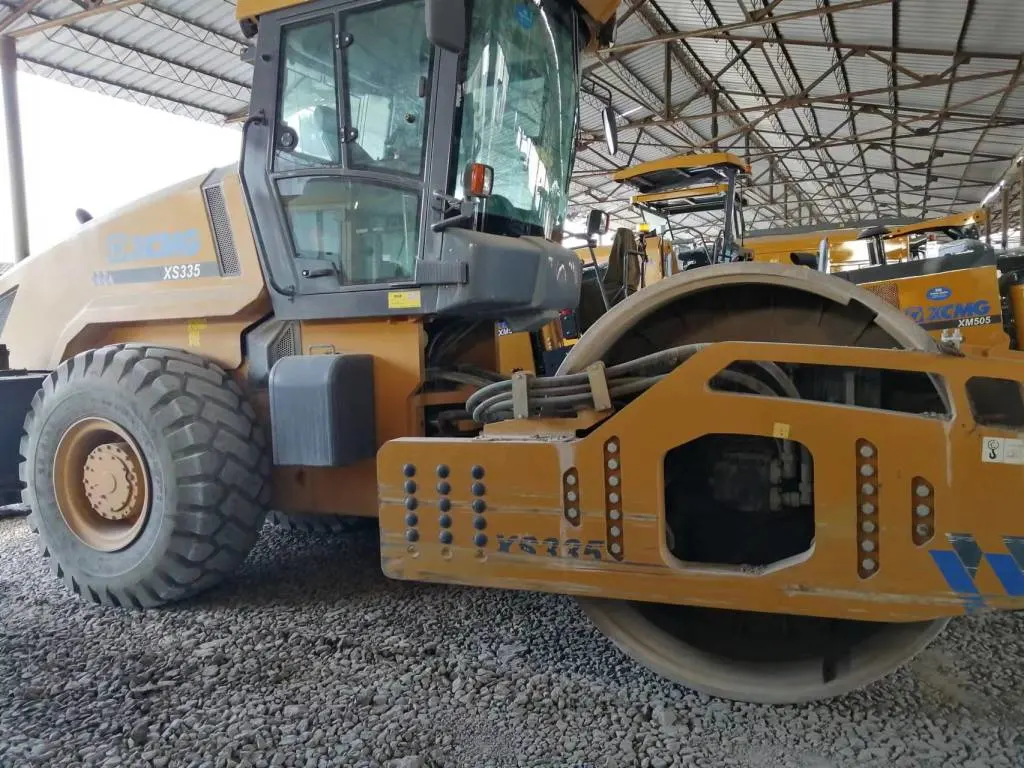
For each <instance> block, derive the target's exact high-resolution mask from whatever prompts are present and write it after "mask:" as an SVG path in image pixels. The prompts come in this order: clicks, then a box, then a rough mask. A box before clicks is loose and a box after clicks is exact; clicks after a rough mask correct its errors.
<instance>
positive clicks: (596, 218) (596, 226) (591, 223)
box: [587, 208, 612, 237]
mask: <svg viewBox="0 0 1024 768" xmlns="http://www.w3.org/2000/svg"><path fill="white" fill-rule="evenodd" d="M611 218H612V217H611V216H609V215H608V214H607V213H605V212H604V211H599V210H597V209H596V208H595V209H594V210H592V211H591V212H590V213H589V214H587V237H595V236H597V235H603V234H605V233H607V232H608V226H609V224H611Z"/></svg>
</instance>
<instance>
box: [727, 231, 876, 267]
mask: <svg viewBox="0 0 1024 768" xmlns="http://www.w3.org/2000/svg"><path fill="white" fill-rule="evenodd" d="M822 239H827V240H828V244H829V253H830V255H831V259H832V264H833V267H840V268H842V267H841V265H846V264H850V263H857V262H863V263H866V261H864V259H866V256H863V255H861V254H860V253H859V251H858V247H857V246H856V245H855V243H856V239H857V230H855V229H839V230H830V231H822V232H802V233H799V234H786V233H785V232H783V233H781V234H778V235H760V236H758V237H748V238H745V239H744V241H743V246H744V247H745V248H747V249H748V250H749V251H750V254H751V259H752V260H753V261H760V262H764V263H767V264H796V263H798V261H797V257H798V255H800V254H803V255H805V256H809V257H813V256H816V255H817V253H818V248H819V246H820V245H821V241H822ZM860 250H863V248H861V249H860Z"/></svg>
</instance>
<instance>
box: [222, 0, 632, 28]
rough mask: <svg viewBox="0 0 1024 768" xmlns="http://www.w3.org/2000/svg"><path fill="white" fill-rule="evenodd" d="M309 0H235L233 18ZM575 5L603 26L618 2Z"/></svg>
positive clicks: (582, 1) (579, 2)
mask: <svg viewBox="0 0 1024 768" xmlns="http://www.w3.org/2000/svg"><path fill="white" fill-rule="evenodd" d="M307 2H311V0H237V3H236V5H235V16H236V17H237V18H239V19H253V18H256V17H257V16H261V15H263V14H264V13H270V12H271V11H279V10H281V9H282V8H291V7H293V6H296V5H302V4H303V3H307ZM576 2H577V5H579V7H580V8H582V9H583V11H585V12H586V13H587V14H589V15H590V16H591V18H593V19H594V21H596V22H597V23H598V24H603V23H605V22H606V21H608V20H609V19H611V18H612V17H613V16H614V15H615V11H616V10H618V7H619V2H618V0H576Z"/></svg>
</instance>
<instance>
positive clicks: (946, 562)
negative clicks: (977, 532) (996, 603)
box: [929, 533, 1024, 613]
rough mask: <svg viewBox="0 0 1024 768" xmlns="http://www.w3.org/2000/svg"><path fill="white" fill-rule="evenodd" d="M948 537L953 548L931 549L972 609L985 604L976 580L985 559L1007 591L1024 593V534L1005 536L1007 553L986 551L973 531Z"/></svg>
mask: <svg viewBox="0 0 1024 768" xmlns="http://www.w3.org/2000/svg"><path fill="white" fill-rule="evenodd" d="M946 538H947V539H948V540H949V543H950V546H951V547H952V548H953V549H952V551H950V550H948V549H933V550H930V552H929V553H930V554H931V556H932V560H933V561H934V562H935V565H936V566H938V569H939V571H940V572H941V573H942V576H943V578H944V579H945V580H946V584H948V585H949V588H950V589H951V590H953V591H954V592H956V593H957V594H958V595H960V596H962V597H963V599H964V605H965V607H966V608H967V611H968V612H969V613H970V612H973V611H975V610H978V609H979V608H982V607H983V606H984V604H985V600H984V598H983V597H982V596H981V594H980V593H979V592H978V586H977V584H975V582H974V579H975V577H976V576H977V575H978V568H979V567H980V566H981V563H982V562H987V563H988V564H989V567H990V568H991V569H992V571H993V572H994V573H995V575H996V578H998V579H999V583H1000V584H1002V586H1003V589H1004V590H1005V591H1006V594H1007V595H1009V596H1010V597H1022V596H1024V536H1004V537H1003V543H1004V544H1005V545H1006V552H1005V553H1004V552H984V551H982V549H981V547H980V546H979V545H978V542H977V540H976V539H975V538H974V536H973V535H971V534H969V533H949V534H946ZM1007 553H1008V554H1007Z"/></svg>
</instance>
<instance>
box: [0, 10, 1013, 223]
mask: <svg viewBox="0 0 1024 768" xmlns="http://www.w3.org/2000/svg"><path fill="white" fill-rule="evenodd" d="M24 1H25V0H0V30H2V28H3V27H5V26H7V24H8V23H9V22H10V21H11V19H13V18H14V17H15V15H16V11H17V9H19V8H21V7H23V4H24ZM107 1H108V2H110V1H111V0H107ZM30 4H31V6H32V7H31V10H30V12H28V13H26V14H24V15H23V16H20V17H19V18H17V20H16V21H14V22H13V23H11V24H10V29H8V30H7V31H8V32H11V31H13V32H15V33H16V34H19V33H20V34H24V31H25V30H26V29H27V28H29V27H31V26H32V25H36V24H39V23H42V22H47V21H49V20H53V19H57V18H60V17H64V16H67V15H70V14H81V12H82V11H83V9H84V8H85V7H86V6H88V5H94V3H93V4H87V3H83V2H78V1H77V0H76V1H73V0H42V1H41V2H31V3H30ZM633 5H634V0H625V2H624V3H623V5H622V7H621V8H620V17H625V16H627V14H628V18H626V19H625V21H624V22H622V23H621V24H620V26H619V28H618V29H617V32H616V35H615V41H616V42H615V44H616V45H619V46H621V45H623V44H626V43H634V42H637V41H642V40H647V39H649V38H651V37H652V36H655V35H658V34H666V33H668V34H671V33H680V32H681V31H685V32H690V33H694V32H697V33H698V34H697V36H694V35H693V34H691V35H689V36H686V35H680V37H679V39H678V40H676V41H674V42H672V43H671V44H670V54H671V67H672V78H671V80H672V92H671V94H665V93H664V83H665V76H664V75H665V72H664V67H665V46H664V44H656V45H650V46H648V47H642V48H635V49H632V50H629V51H627V52H625V53H622V54H621V56H620V59H621V61H618V62H611V61H609V60H608V59H607V58H606V57H599V56H595V55H594V54H587V55H586V56H585V60H584V66H585V67H587V74H586V75H585V76H584V77H585V80H593V81H595V82H594V84H593V86H594V87H593V88H592V89H590V91H591V92H590V93H588V94H586V95H585V96H584V97H583V99H582V107H581V115H580V116H581V125H582V126H583V128H584V129H585V131H586V133H587V134H588V135H592V136H599V135H600V127H601V113H600V110H601V107H602V106H603V100H604V99H605V98H607V97H606V96H603V95H595V94H608V93H610V94H611V96H610V100H611V105H612V107H613V108H614V109H615V111H616V113H617V115H618V122H619V125H620V130H621V136H620V149H619V152H618V154H617V155H616V156H615V157H614V158H608V157H606V156H605V152H606V150H605V149H604V147H603V143H602V142H599V143H598V144H596V145H595V148H594V149H591V148H590V147H589V146H583V147H582V148H581V149H580V151H579V153H578V162H577V169H576V174H575V178H574V181H573V184H572V186H571V189H572V204H573V207H574V209H575V210H583V209H585V208H588V207H593V206H595V205H598V204H600V205H602V206H603V207H606V208H608V209H609V210H610V211H612V212H614V213H615V215H616V217H618V218H620V219H621V220H629V219H630V218H631V217H632V216H633V214H632V212H631V211H630V210H629V196H630V189H629V188H628V187H626V186H624V185H618V184H614V183H612V182H610V180H609V179H608V174H609V173H610V171H611V170H613V168H615V167H619V166H624V165H626V164H627V163H628V162H630V160H632V162H642V161H647V160H653V159H656V158H658V157H663V156H666V155H670V154H676V153H679V152H685V151H692V150H701V151H707V150H709V149H711V148H713V147H719V148H728V149H730V151H733V152H736V153H738V154H743V155H746V156H748V157H749V159H750V161H751V165H752V170H753V174H752V179H753V180H754V181H752V182H751V184H750V188H749V189H748V194H747V197H748V200H749V209H750V217H748V218H750V221H748V225H749V226H751V227H752V228H755V229H762V228H767V227H770V226H781V225H784V224H787V223H797V222H801V223H805V224H806V223H821V224H839V223H845V222H846V221H848V220H850V219H854V218H864V217H871V218H877V217H885V216H893V217H897V216H907V215H910V216H920V215H922V214H928V215H934V214H938V213H941V212H944V211H946V210H956V209H960V208H963V207H971V206H975V205H977V204H978V203H979V202H980V201H981V200H982V199H983V198H984V196H985V195H986V194H987V192H988V191H989V189H990V188H991V185H993V184H995V183H996V182H997V181H998V180H999V179H1000V178H1001V177H1002V176H1003V174H1004V173H1005V171H1006V170H1007V167H1008V165H1009V163H1010V162H1011V161H1012V159H1013V158H1014V157H1015V155H1016V154H1017V153H1018V152H1019V150H1020V149H1021V145H1022V144H1024V72H1022V70H1024V61H1022V56H1021V50H1022V44H1021V40H1024V2H1021V0H976V1H975V2H974V3H970V4H968V3H965V2H963V1H962V0H782V1H781V2H779V3H776V4H773V5H772V7H771V9H770V10H768V11H765V8H766V7H767V6H769V5H771V4H770V3H769V2H768V0H643V1H642V3H641V5H640V6H639V7H638V8H637V9H636V10H633V9H632V6H633ZM757 13H761V14H762V15H761V16H760V17H758V18H754V17H753V14H757ZM894 22H895V25H894ZM723 25H725V26H727V27H728V29H722V27H723ZM244 44H245V41H244V39H243V38H242V36H241V34H240V31H239V29H238V25H237V24H236V22H235V19H234V3H233V2H231V1H230V0H146V1H145V2H139V3H137V4H133V5H130V6H127V7H125V8H122V9H121V10H116V11H110V12H106V13H99V14H96V15H94V16H90V17H85V18H77V19H76V20H75V21H74V22H73V23H71V24H68V25H66V26H59V27H53V28H50V29H47V30H46V31H44V32H39V33H36V34H31V35H26V36H24V37H22V38H21V39H20V42H19V55H20V57H21V66H22V67H23V68H24V69H26V70H28V71H31V72H35V73H37V74H42V75H45V76H47V77H52V78H56V79H61V80H64V81H66V82H69V83H71V84H73V85H77V86H81V87H85V88H89V89H92V90H96V91H100V92H103V93H107V94H110V95H114V96H118V97H121V98H126V99H131V100H134V101H136V102H139V103H142V104H145V105H149V106H152V107H155V108H158V109H164V110H167V111H171V112H175V113H177V114H182V115H186V116H189V117H192V118H194V119H196V120H202V121H206V122H211V123H224V122H225V121H228V120H231V119H232V118H238V117H239V116H240V115H244V113H245V109H246V106H247V103H248V98H249V85H250V79H251V69H250V67H249V66H248V65H247V64H245V63H243V62H242V61H241V59H240V53H241V51H242V48H243V46H244ZM741 54H742V55H741ZM958 54H959V56H958ZM666 99H667V100H668V101H669V102H670V107H671V110H672V112H673V115H674V117H673V120H672V121H670V122H669V123H665V122H664V113H665V102H666ZM652 121H654V122H652ZM638 123H640V124H641V125H642V126H643V130H642V131H641V130H639V128H638V126H637V124H638ZM894 163H895V165H896V168H897V170H898V177H897V176H896V175H894V172H893V165H894ZM783 199H785V200H786V201H787V203H788V213H787V208H786V206H784V205H783V203H782V201H783ZM798 211H799V212H798ZM808 211H810V212H811V214H810V215H811V216H812V220H811V221H810V222H809V220H808ZM713 218H714V217H703V218H702V220H704V221H707V222H709V226H712V227H713V226H717V225H716V224H713V223H710V222H711V221H712V219H713Z"/></svg>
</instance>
